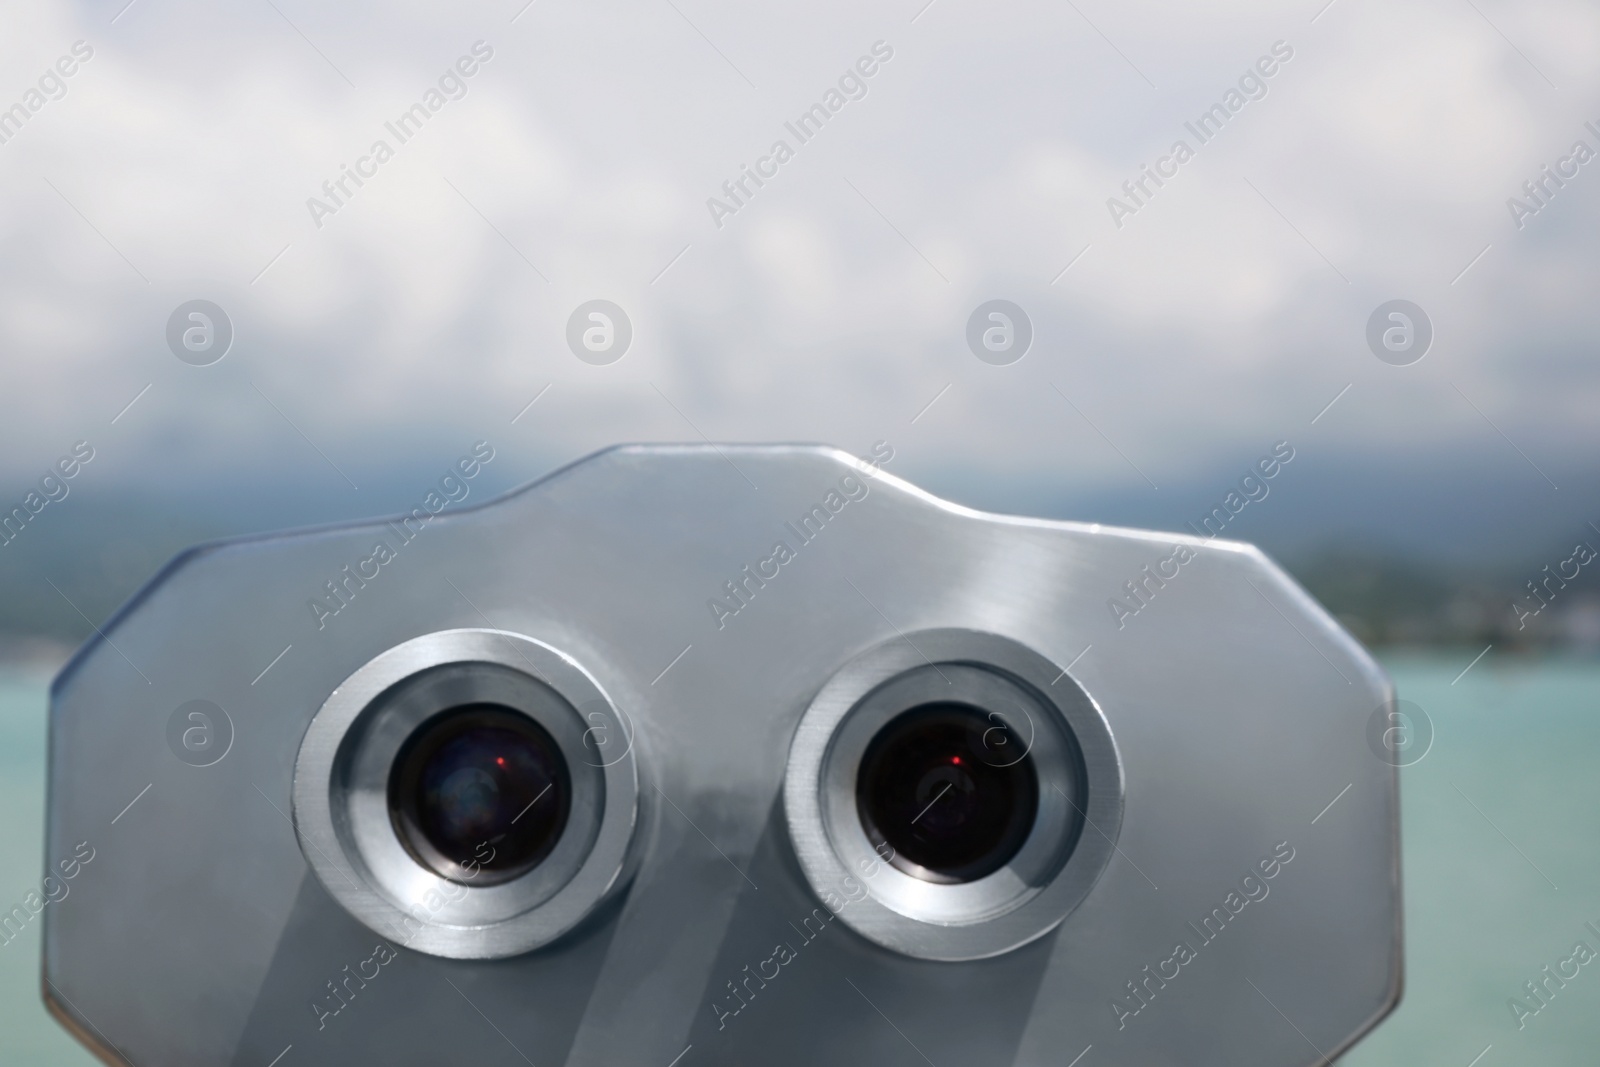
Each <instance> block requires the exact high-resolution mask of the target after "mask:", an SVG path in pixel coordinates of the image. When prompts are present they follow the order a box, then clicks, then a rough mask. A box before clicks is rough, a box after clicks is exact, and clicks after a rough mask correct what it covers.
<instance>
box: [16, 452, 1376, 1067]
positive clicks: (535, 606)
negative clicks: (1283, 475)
mask: <svg viewBox="0 0 1600 1067" xmlns="http://www.w3.org/2000/svg"><path fill="white" fill-rule="evenodd" d="M1119 605H1120V607H1121V610H1118V606H1119ZM274 657H277V658H274ZM263 668H265V669H263ZM1393 701H1394V693H1393V689H1392V686H1391V685H1390V683H1389V681H1388V679H1387V678H1386V677H1385V675H1384V674H1383V672H1382V671H1381V670H1380V669H1379V667H1378V666H1377V665H1376V664H1375V663H1374V661H1373V660H1372V658H1371V657H1370V656H1369V655H1368V654H1367V652H1366V651H1365V650H1364V649H1362V648H1361V646H1360V645H1359V644H1358V643H1357V642H1356V641H1355V640H1354V639H1353V638H1352V637H1350V635H1349V634H1347V633H1346V632H1345V631H1344V630H1343V629H1342V628H1341V627H1340V626H1339V625H1338V624H1337V623H1336V622H1335V621H1334V620H1333V619H1332V618H1331V617H1330V616H1329V615H1328V614H1327V613H1326V612H1325V611H1324V610H1323V609H1322V608H1321V607H1319V606H1318V605H1317V603H1316V602H1315V601H1314V600H1312V598H1311V597H1310V596H1309V595H1307V594H1306V593H1305V592H1304V591H1303V590H1302V589H1301V588H1300V587H1299V586H1298V585H1296V584H1295V582H1294V581H1293V580H1292V579H1290V578H1289V577H1288V576H1287V575H1286V574H1285V573H1284V572H1283V571H1282V570H1280V569H1279V568H1278V567H1277V566H1276V565H1275V564H1274V563H1273V562H1272V561H1271V560H1269V559H1268V558H1267V557H1266V556H1265V555H1263V554H1262V553H1261V552H1260V551H1259V550H1257V549H1255V548H1254V547H1252V546H1250V545H1246V544H1242V543H1238V542H1230V541H1223V540H1218V539H1207V538H1203V537H1196V536H1190V535H1177V534H1164V533H1153V532H1145V531H1140V530H1130V529H1118V528H1111V527H1102V526H1099V525H1091V524H1087V523H1078V522H1056V521H1043V520H1035V519H1027V518H1016V517H1011V516H1002V515H992V514H984V513H980V512H977V511H973V510H970V509H967V508H964V507H959V506H955V505H953V504H950V503H947V502H944V501H942V500H939V499H936V498H934V497H933V496H930V495H929V494H927V493H925V492H922V491H921V490H919V489H917V488H915V487H914V486H912V485H910V484H908V483H907V482H905V481H903V480H901V479H899V478H897V477H895V476H893V475H891V474H889V473H888V472H887V471H886V470H884V469H883V466H882V464H881V462H878V461H877V460H873V461H870V462H869V461H866V460H861V459H857V458H855V457H853V456H851V455H848V454H846V453H844V452H840V451H837V450H833V449H829V448H823V447H815V446H787V445H785V446H761V447H758V446H743V445H738V446H735V445H727V446H721V447H715V446H709V445H708V446H703V447H702V446H693V447H688V446H630V447H619V448H614V449H611V450H608V451H605V452H602V453H599V454H597V455H594V456H591V457H589V458H587V459H584V460H582V461H580V462H578V463H575V464H573V465H572V466H569V467H567V468H565V469H562V470H560V471H557V472H556V473H554V474H551V475H549V476H548V477H545V478H544V479H542V480H540V481H538V482H535V483H533V484H531V485H528V486H526V487H524V488H522V489H520V490H517V491H515V492H513V493H510V494H508V495H506V496H504V497H502V498H500V499H497V500H494V501H491V502H489V503H487V504H485V505H482V506H477V507H462V508H457V509H448V508H447V509H445V510H443V511H442V512H440V513H439V514H437V515H433V516H430V517H429V518H428V520H427V521H426V522H408V521H407V520H406V519H405V518H402V519H395V520H381V521H372V522H367V523H357V524H351V525H344V526H337V527H331V528H323V529H316V530H309V531H304V532H293V533H287V534H281V535H273V536H267V537H260V538H251V539H244V540H236V541H230V542H224V543H218V544H210V545H204V546H200V547H198V548H195V549H192V550H190V551H188V552H186V553H184V554H183V555H181V556H179V557H178V558H177V559H176V560H174V561H173V562H172V563H171V564H170V565H168V566H167V567H166V568H165V569H164V570H163V571H162V572H161V573H160V574H159V575H157V576H156V578H155V579H154V580H153V581H151V582H150V583H149V584H148V585H147V586H146V587H145V588H144V589H143V590H142V591H141V592H139V593H138V594H137V595H136V596H135V597H134V598H133V599H132V600H131V601H130V602H129V603H128V604H127V605H126V606H125V607H123V608H122V609H121V611H120V612H119V613H118V614H117V615H116V616H115V617H114V618H113V619H112V620H111V621H109V622H108V623H106V624H105V626H104V627H103V628H102V629H101V631H99V633H98V634H97V636H96V637H95V638H94V639H92V640H91V641H90V642H89V643H88V644H87V645H86V646H85V647H84V648H83V649H81V650H80V651H79V652H78V654H77V655H76V656H75V657H74V658H73V659H72V661H71V662H70V663H69V664H68V665H67V666H66V668H65V669H64V670H63V671H62V672H61V675H60V677H59V678H58V679H57V680H56V683H55V686H54V689H53V693H52V702H51V713H50V714H51V727H50V729H51V732H50V781H49V825H48V832H47V861H48V863H49V866H50V870H52V871H55V870H57V869H58V867H59V869H61V870H63V871H64V870H65V869H66V865H68V864H71V863H73V862H74V857H75V856H76V857H78V858H79V859H81V857H82V855H83V852H82V849H81V846H83V845H85V844H87V846H88V847H89V848H91V849H92V850H93V855H94V857H95V858H94V860H93V862H92V863H86V864H82V865H81V866H80V868H79V870H77V871H76V872H75V873H76V879H75V881H74V882H73V886H72V888H73V892H72V895H71V898H70V899H69V900H64V901H62V902H61V903H60V904H59V905H55V906H52V907H51V908H48V909H46V910H45V913H44V919H43V922H44V925H45V938H44V946H45V947H44V991H45V997H46V999H47V1001H48V1003H49V1005H50V1007H51V1008H52V1010H53V1011H54V1012H55V1013H56V1015H57V1016H58V1017H59V1018H60V1019H61V1021H62V1022H63V1023H64V1024H65V1025H66V1026H68V1027H69V1028H70V1029H71V1030H72V1031H73V1032H74V1033H75V1034H76V1035H77V1036H78V1037H79V1038H81V1039H82V1040H83V1041H84V1042H85V1043H86V1044H88V1045H89V1046H90V1047H91V1048H92V1049H93V1050H95V1051H96V1052H97V1053H98V1054H99V1055H101V1056H102V1057H103V1058H104V1059H105V1060H106V1061H107V1062H110V1063H121V1062H126V1063H129V1064H137V1065H145V1064H152V1065H155V1064H159V1065H162V1067H185V1065H202V1064H204V1065H217V1064H227V1065H236V1067H268V1065H273V1067H299V1065H302V1064H341V1065H342V1064H363V1063H373V1064H378V1063H381V1064H387V1065H391V1067H399V1065H418V1067H421V1065H428V1067H434V1065H437V1064H442V1063H451V1064H505V1065H513V1064H522V1063H529V1064H538V1065H539V1067H557V1065H563V1064H565V1065H572V1067H576V1065H607V1067H616V1065H621V1064H628V1065H655V1067H673V1065H675V1067H698V1065H702V1064H727V1065H745V1064H752V1063H763V1064H769V1065H778V1067H782V1065H794V1067H799V1065H807V1067H809V1065H815V1064H823V1063H827V1064H868V1063H870V1064H874V1065H884V1067H888V1065H905V1067H917V1065H924V1064H935V1065H938V1067H954V1065H957V1064H988V1065H1018V1067H1024V1065H1026V1067H1034V1065H1039V1067H1043V1065H1050V1067H1068V1065H1069V1064H1076V1065H1079V1067H1101V1065H1106V1064H1129V1065H1139V1067H1149V1065H1153V1064H1178V1063H1182V1064H1219V1065H1220V1064H1226V1065H1230V1067H1231V1065H1237V1064H1245V1063H1249V1064H1263V1065H1271V1067H1278V1065H1282V1067H1292V1065H1310V1064H1317V1063H1322V1062H1325V1061H1327V1060H1330V1059H1332V1058H1333V1057H1336V1056H1337V1055H1339V1054H1340V1053H1341V1052H1342V1051H1343V1050H1344V1049H1346V1048H1347V1047H1348V1046H1349V1045H1350V1044H1351V1043H1353V1042H1354V1041H1355V1040H1356V1039H1357V1038H1358V1037H1359V1036H1360V1035H1361V1034H1363V1033H1364V1032H1365V1031H1366V1030H1368V1029H1369V1028H1370V1027H1372V1026H1373V1025H1374V1024H1375V1023H1376V1022H1377V1021H1378V1020H1379V1019H1381V1018H1382V1017H1383V1016H1384V1015H1385V1014H1386V1013H1387V1012H1388V1011H1389V1010H1391V1009H1392V1008H1393V1006H1394V1005H1395V1003H1396V1002H1397V1000H1398V998H1399V995H1400V986H1401V939H1400V930H1401V925H1400V924H1401V901H1400V880H1399V859H1398V829H1397V827H1398V786H1397V771H1396V768H1395V766H1393V764H1392V761H1385V760H1384V759H1382V758H1380V757H1379V756H1378V755H1375V752H1376V750H1375V748H1374V747H1373V746H1372V745H1371V744H1370V741H1369V732H1370V728H1371V724H1372V723H1373V722H1374V716H1375V715H1376V716H1380V717H1381V715H1382V713H1383V710H1384V709H1385V708H1386V707H1390V706H1392V704H1393ZM1330 798H1333V799H1335V800H1336V801H1337V802H1336V803H1335V804H1333V805H1331V806H1329V800H1330Z"/></svg>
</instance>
